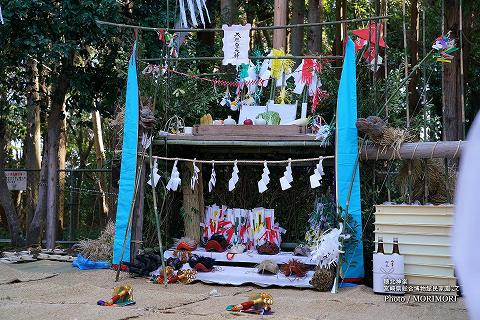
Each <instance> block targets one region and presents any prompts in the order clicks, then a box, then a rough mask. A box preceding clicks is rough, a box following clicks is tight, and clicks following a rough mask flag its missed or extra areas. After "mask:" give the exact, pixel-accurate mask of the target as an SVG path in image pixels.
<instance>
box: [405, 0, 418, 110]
mask: <svg viewBox="0 0 480 320" xmlns="http://www.w3.org/2000/svg"><path fill="white" fill-rule="evenodd" d="M418 21H419V17H418V0H411V2H410V30H409V33H408V42H409V43H408V46H409V48H410V66H411V67H412V68H413V66H415V65H416V64H417V63H418V41H419V39H420V38H419V37H420V32H419V26H418ZM417 85H418V72H415V73H414V74H413V75H412V77H411V78H410V81H409V83H408V100H409V101H408V106H409V108H410V117H411V118H413V117H414V116H415V114H416V113H418V112H419V111H420V108H418V101H419V100H420V96H419V94H418V90H417Z"/></svg>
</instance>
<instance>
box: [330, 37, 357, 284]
mask: <svg viewBox="0 0 480 320" xmlns="http://www.w3.org/2000/svg"><path fill="white" fill-rule="evenodd" d="M356 121H357V76H356V66H355V44H354V43H353V41H352V39H350V38H348V42H347V45H346V48H345V58H344V61H343V69H342V77H341V78H340V87H339V88H338V98H337V128H336V139H335V141H336V146H335V160H336V162H335V163H336V168H335V169H336V177H337V181H336V182H337V183H336V187H337V206H338V208H339V209H341V210H342V216H343V217H344V219H345V218H346V217H347V215H350V216H351V219H346V222H347V223H344V230H345V233H349V234H353V237H352V238H351V239H349V240H346V247H345V251H346V252H345V254H344V256H343V264H342V271H343V276H344V278H345V279H346V280H347V281H348V280H351V281H359V280H361V279H362V278H363V277H364V269H363V243H362V209H361V205H360V173H359V170H358V164H356V162H357V157H358V132H357V127H356ZM352 178H354V179H353V182H352ZM350 188H351V191H350ZM349 193H350V197H349ZM348 198H349V199H348ZM347 202H348V212H345V210H346V209H347Z"/></svg>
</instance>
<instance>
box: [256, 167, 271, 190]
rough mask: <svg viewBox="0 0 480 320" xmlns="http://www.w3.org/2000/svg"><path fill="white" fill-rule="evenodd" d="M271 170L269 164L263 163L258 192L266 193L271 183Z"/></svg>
mask: <svg viewBox="0 0 480 320" xmlns="http://www.w3.org/2000/svg"><path fill="white" fill-rule="evenodd" d="M269 175H270V170H268V166H267V162H266V161H265V162H264V163H263V173H262V178H261V179H260V180H259V181H258V192H260V193H264V192H265V191H266V190H267V189H268V184H269V183H270V177H269Z"/></svg>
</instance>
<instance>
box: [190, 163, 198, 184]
mask: <svg viewBox="0 0 480 320" xmlns="http://www.w3.org/2000/svg"><path fill="white" fill-rule="evenodd" d="M196 160H197V159H194V160H193V174H192V178H191V179H190V188H191V189H192V190H195V185H196V184H197V183H198V173H199V172H200V169H199V168H198V167H197V162H196Z"/></svg>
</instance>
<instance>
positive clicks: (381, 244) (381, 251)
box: [377, 237, 385, 254]
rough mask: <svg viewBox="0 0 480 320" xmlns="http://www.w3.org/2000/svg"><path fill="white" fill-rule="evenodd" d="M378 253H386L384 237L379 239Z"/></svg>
mask: <svg viewBox="0 0 480 320" xmlns="http://www.w3.org/2000/svg"><path fill="white" fill-rule="evenodd" d="M377 253H381V254H384V253H385V252H384V250H383V237H378V247H377Z"/></svg>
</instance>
